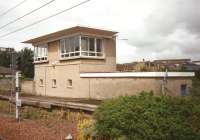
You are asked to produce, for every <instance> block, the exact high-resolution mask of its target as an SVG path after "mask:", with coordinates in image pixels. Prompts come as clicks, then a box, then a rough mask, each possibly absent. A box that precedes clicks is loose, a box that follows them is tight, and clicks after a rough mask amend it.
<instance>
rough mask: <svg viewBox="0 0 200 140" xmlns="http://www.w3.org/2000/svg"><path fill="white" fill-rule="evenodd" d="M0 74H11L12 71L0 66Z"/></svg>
mask: <svg viewBox="0 0 200 140" xmlns="http://www.w3.org/2000/svg"><path fill="white" fill-rule="evenodd" d="M0 74H12V71H11V69H10V68H6V67H2V66H0Z"/></svg>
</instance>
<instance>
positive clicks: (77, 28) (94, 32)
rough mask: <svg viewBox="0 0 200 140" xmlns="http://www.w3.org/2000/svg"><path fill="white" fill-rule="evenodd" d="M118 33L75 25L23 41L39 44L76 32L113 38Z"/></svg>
mask: <svg viewBox="0 0 200 140" xmlns="http://www.w3.org/2000/svg"><path fill="white" fill-rule="evenodd" d="M117 33H118V32H114V31H108V30H102V29H95V28H89V27H81V26H75V27H72V28H68V29H64V30H61V31H58V32H54V33H50V34H47V35H44V36H40V37H37V38H34V39H30V40H27V41H24V42H22V43H31V44H37V43H39V42H48V41H50V40H51V41H52V40H56V39H59V38H61V37H64V36H70V35H74V34H84V35H94V36H99V37H105V38H112V37H113V36H115V35H116V34H117Z"/></svg>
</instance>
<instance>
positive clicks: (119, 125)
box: [94, 92, 200, 140]
mask: <svg viewBox="0 0 200 140" xmlns="http://www.w3.org/2000/svg"><path fill="white" fill-rule="evenodd" d="M94 119H95V120H96V123H95V124H94V126H95V131H96V132H97V135H100V136H105V137H107V138H110V139H115V140H163V139H164V140H199V139H200V103H197V102H193V101H192V98H187V97H168V96H161V97H157V96H154V95H153V93H145V92H143V93H141V94H140V95H139V96H130V97H128V96H125V97H119V98H117V99H111V100H109V101H106V102H105V103H103V104H102V105H101V106H100V107H99V108H98V109H97V111H96V112H95V113H94Z"/></svg>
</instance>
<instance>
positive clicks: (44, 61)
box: [33, 60, 49, 64]
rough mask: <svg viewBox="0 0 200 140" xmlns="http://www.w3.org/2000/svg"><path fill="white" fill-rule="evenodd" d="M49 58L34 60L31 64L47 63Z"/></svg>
mask: <svg viewBox="0 0 200 140" xmlns="http://www.w3.org/2000/svg"><path fill="white" fill-rule="evenodd" d="M48 62H49V60H41V61H34V62H33V64H40V63H48Z"/></svg>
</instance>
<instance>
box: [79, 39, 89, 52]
mask: <svg viewBox="0 0 200 140" xmlns="http://www.w3.org/2000/svg"><path fill="white" fill-rule="evenodd" d="M81 50H82V51H88V38H87V37H81Z"/></svg>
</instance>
